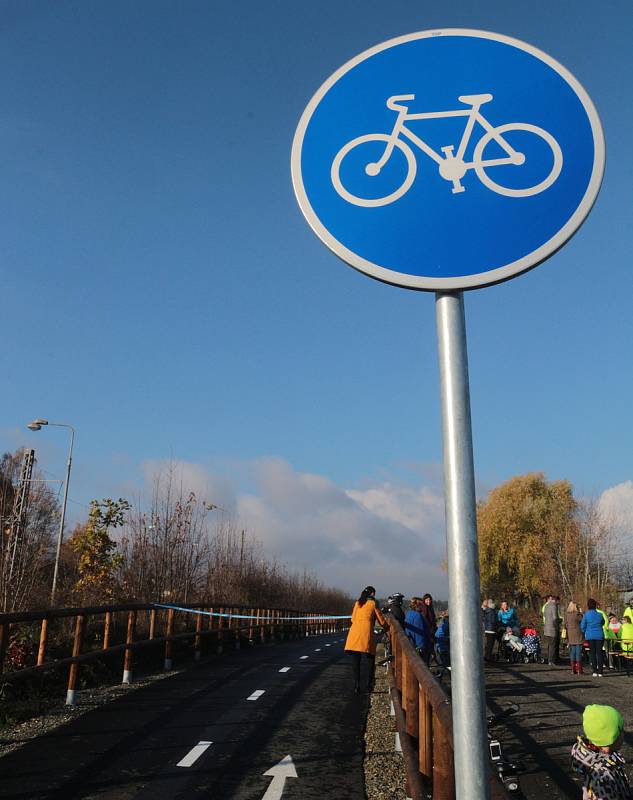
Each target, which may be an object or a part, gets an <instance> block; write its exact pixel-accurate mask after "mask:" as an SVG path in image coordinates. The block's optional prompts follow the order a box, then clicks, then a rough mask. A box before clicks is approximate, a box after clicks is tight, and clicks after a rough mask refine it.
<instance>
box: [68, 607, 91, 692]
mask: <svg viewBox="0 0 633 800" xmlns="http://www.w3.org/2000/svg"><path fill="white" fill-rule="evenodd" d="M85 620H86V618H85V617H84V616H83V614H78V615H77V620H76V622H75V638H74V640H73V658H77V656H79V655H80V653H81V642H82V640H83V635H84V623H85ZM78 675H79V662H78V661H73V662H72V664H71V665H70V670H69V671H68V689H67V691H66V705H67V706H74V705H75V702H76V688H77V677H78Z"/></svg>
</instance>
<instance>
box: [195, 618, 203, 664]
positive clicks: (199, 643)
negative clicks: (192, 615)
mask: <svg viewBox="0 0 633 800" xmlns="http://www.w3.org/2000/svg"><path fill="white" fill-rule="evenodd" d="M200 611H204V609H203V608H201V609H200ZM201 634H202V614H201V613H200V612H198V615H197V617H196V635H195V637H194V640H193V657H194V660H195V661H200V649H201V646H202V635H201Z"/></svg>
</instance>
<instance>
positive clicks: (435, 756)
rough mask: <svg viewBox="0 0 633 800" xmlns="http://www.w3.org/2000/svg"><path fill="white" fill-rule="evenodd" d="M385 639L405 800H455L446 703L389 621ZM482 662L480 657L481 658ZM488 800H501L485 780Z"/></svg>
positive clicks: (394, 623) (494, 784) (450, 723)
mask: <svg viewBox="0 0 633 800" xmlns="http://www.w3.org/2000/svg"><path fill="white" fill-rule="evenodd" d="M387 619H388V623H389V629H388V635H389V639H390V644H391V653H392V655H393V660H392V661H391V662H390V664H389V673H388V680H389V687H390V695H391V701H392V703H393V708H394V712H395V719H396V726H397V728H398V733H399V736H400V745H401V747H402V754H403V756H404V762H405V769H406V775H407V796H408V797H410V798H412V800H426V798H428V797H429V792H432V794H431V795H430V796H431V797H432V798H433V800H455V774H454V767H453V717H452V708H451V701H450V698H449V696H448V695H447V694H446V692H445V691H444V689H443V688H442V686H441V685H440V684H439V683H438V681H437V680H436V679H435V678H434V677H433V675H432V674H431V672H430V671H429V669H428V668H427V666H426V664H425V663H424V662H423V661H422V659H421V658H420V656H419V655H418V653H417V652H416V651H415V648H414V647H413V645H412V644H411V641H410V640H409V639H408V638H407V636H406V635H405V633H404V631H403V630H402V627H401V626H400V624H399V623H398V621H397V620H395V619H394V618H393V617H392V616H391V615H388V617H387ZM482 657H483V654H482ZM490 791H491V797H492V800H504V798H506V797H507V795H506V792H505V791H504V789H503V788H502V786H501V784H500V783H499V782H498V781H497V780H496V779H494V778H493V776H492V775H491V776H490Z"/></svg>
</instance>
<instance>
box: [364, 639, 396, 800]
mask: <svg viewBox="0 0 633 800" xmlns="http://www.w3.org/2000/svg"><path fill="white" fill-rule="evenodd" d="M381 655H382V653H381V651H380V648H379V650H378V654H377V656H376V660H377V661H379V660H380V658H381ZM390 707H391V703H390V698H389V687H388V686H387V670H386V669H385V668H384V667H376V686H375V688H374V691H373V692H372V694H371V695H370V702H369V712H368V714H367V723H366V728H365V759H364V764H363V767H364V771H365V791H366V792H367V800H398V798H406V796H407V795H406V792H405V782H406V776H405V770H404V758H403V757H402V754H401V753H396V752H395V731H396V726H395V722H394V718H393V717H391V716H390V715H389V711H390Z"/></svg>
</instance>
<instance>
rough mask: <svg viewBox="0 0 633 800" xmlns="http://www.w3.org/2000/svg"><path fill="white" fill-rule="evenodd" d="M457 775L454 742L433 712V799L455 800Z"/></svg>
mask: <svg viewBox="0 0 633 800" xmlns="http://www.w3.org/2000/svg"><path fill="white" fill-rule="evenodd" d="M454 798H455V775H454V773H453V748H452V742H451V741H450V739H449V738H448V736H447V735H446V732H445V731H444V728H443V726H442V724H441V723H440V720H439V718H438V716H437V714H436V713H435V712H433V800H454Z"/></svg>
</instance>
